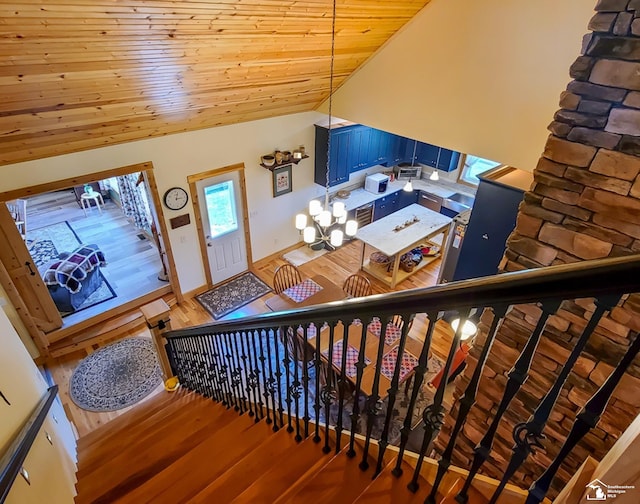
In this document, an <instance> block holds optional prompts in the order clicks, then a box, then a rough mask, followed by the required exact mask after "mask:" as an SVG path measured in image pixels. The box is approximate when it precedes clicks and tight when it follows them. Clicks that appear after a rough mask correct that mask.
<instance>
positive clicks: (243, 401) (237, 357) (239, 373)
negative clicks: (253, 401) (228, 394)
mask: <svg viewBox="0 0 640 504" xmlns="http://www.w3.org/2000/svg"><path fill="white" fill-rule="evenodd" d="M229 339H230V340H231V349H232V353H233V363H234V365H235V370H234V380H235V382H236V383H237V384H238V393H239V399H240V405H241V408H240V414H241V415H242V414H243V413H245V412H246V411H248V408H247V396H246V395H245V394H244V392H245V390H246V386H245V384H244V383H243V374H244V370H243V368H242V356H241V352H240V350H238V333H237V332H235V331H234V332H231V333H229Z"/></svg>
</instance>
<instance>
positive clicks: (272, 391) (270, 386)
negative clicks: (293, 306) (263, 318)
mask: <svg viewBox="0 0 640 504" xmlns="http://www.w3.org/2000/svg"><path fill="white" fill-rule="evenodd" d="M264 335H265V346H266V347H267V364H268V367H269V380H268V381H267V392H268V393H269V395H270V396H271V405H272V406H273V411H272V413H273V430H274V432H275V431H277V430H278V429H280V427H279V426H278V407H277V405H276V379H275V377H274V376H275V373H274V370H273V367H274V362H273V361H272V359H271V343H270V342H269V340H270V339H271V338H272V337H273V336H274V334H273V330H272V329H266V330H265V331H264ZM273 339H275V337H274V338H273ZM275 364H276V365H277V364H278V362H277V361H276V362H275ZM267 404H268V403H267Z"/></svg>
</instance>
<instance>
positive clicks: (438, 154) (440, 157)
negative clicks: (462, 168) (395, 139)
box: [407, 141, 460, 172]
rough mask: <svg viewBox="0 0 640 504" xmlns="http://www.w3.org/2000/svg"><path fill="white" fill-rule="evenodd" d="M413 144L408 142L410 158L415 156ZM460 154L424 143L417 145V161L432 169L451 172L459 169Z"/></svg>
mask: <svg viewBox="0 0 640 504" xmlns="http://www.w3.org/2000/svg"><path fill="white" fill-rule="evenodd" d="M413 147H414V145H413V142H411V141H409V142H407V150H408V151H409V153H408V158H409V159H411V156H412V155H413ZM459 160H460V153H459V152H455V151H451V150H449V149H445V148H443V147H438V146H437V145H431V144H428V143H424V142H418V143H417V144H416V157H415V161H416V162H418V163H420V164H423V165H425V166H430V167H431V168H437V169H438V170H443V171H446V172H450V171H453V170H455V169H456V168H457V167H458V161H459Z"/></svg>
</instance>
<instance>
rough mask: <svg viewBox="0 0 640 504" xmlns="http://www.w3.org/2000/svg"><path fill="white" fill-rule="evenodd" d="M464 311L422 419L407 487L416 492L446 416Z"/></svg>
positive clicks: (467, 313)
mask: <svg viewBox="0 0 640 504" xmlns="http://www.w3.org/2000/svg"><path fill="white" fill-rule="evenodd" d="M462 312H466V315H465V316H464V317H460V323H459V324H458V328H457V329H456V332H455V334H454V335H453V341H452V342H451V348H450V349H449V355H447V362H445V364H444V369H443V371H442V379H441V380H440V383H439V384H438V389H437V390H436V395H435V397H434V398H433V403H431V404H430V405H429V406H427V407H426V408H425V409H424V412H423V414H422V421H423V422H424V426H423V428H424V437H423V438H422V445H421V446H420V456H419V457H418V462H417V463H416V467H415V470H414V471H413V477H412V478H411V481H410V482H409V484H408V485H407V488H408V489H409V490H411V491H412V492H414V493H415V492H417V491H418V488H419V487H420V485H419V484H418V478H419V477H420V470H421V469H422V464H423V462H424V457H425V456H426V454H427V450H428V449H429V447H430V446H431V443H432V442H433V439H434V438H435V437H436V434H438V432H439V431H440V428H441V427H442V421H443V418H444V408H443V407H442V400H443V398H444V389H445V388H446V387H447V381H448V380H449V374H450V373H451V364H452V363H453V357H454V356H455V354H456V352H457V351H458V347H459V346H460V339H461V338H462V328H463V326H464V324H463V323H462V321H463V320H466V319H468V318H469V315H470V314H471V309H466V308H465V309H464V310H462Z"/></svg>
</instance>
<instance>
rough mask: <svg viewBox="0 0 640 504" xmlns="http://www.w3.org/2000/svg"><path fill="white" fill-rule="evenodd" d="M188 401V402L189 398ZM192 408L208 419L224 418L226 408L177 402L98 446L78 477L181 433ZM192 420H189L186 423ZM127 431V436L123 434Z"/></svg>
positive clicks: (80, 466)
mask: <svg viewBox="0 0 640 504" xmlns="http://www.w3.org/2000/svg"><path fill="white" fill-rule="evenodd" d="M185 399H186V398H185ZM188 404H192V405H193V406H192V408H191V409H190V411H191V415H193V414H195V413H197V412H198V411H199V410H201V409H204V411H206V412H207V414H208V415H211V417H212V418H211V420H213V419H214V418H213V416H214V415H216V416H220V415H222V414H224V411H225V409H224V407H216V409H215V410H212V409H211V405H210V404H208V401H206V400H203V401H200V402H199V403H197V404H196V403H194V402H187V401H180V400H177V401H174V402H173V403H171V404H170V405H169V406H170V407H167V408H165V409H164V410H160V411H157V412H155V413H154V414H153V415H150V416H149V419H144V420H142V421H140V422H139V423H136V424H131V425H126V426H125V427H124V428H123V429H121V430H120V431H119V432H121V434H120V435H118V436H115V437H113V436H112V437H109V438H107V439H105V440H104V441H103V442H102V443H100V444H97V445H94V446H92V447H91V449H90V450H87V451H86V452H83V453H82V454H81V455H82V456H81V457H79V463H78V477H83V476H85V475H88V474H90V473H91V472H93V471H94V470H100V469H101V468H103V467H104V465H105V462H104V461H105V457H108V455H109V454H112V455H111V458H114V455H113V454H114V453H115V457H116V458H117V457H120V458H122V455H123V454H126V453H127V451H128V450H130V449H131V448H132V446H133V445H134V444H135V445H144V444H145V443H154V442H157V440H158V439H162V437H163V436H164V434H165V432H166V431H168V430H172V429H180V428H181V426H182V424H183V423H184V421H185V420H184V416H185V415H189V413H185V412H184V411H185V406H186V405H188ZM186 420H187V421H188V420H189V419H188V418H187V419H186ZM123 431H126V432H123Z"/></svg>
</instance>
